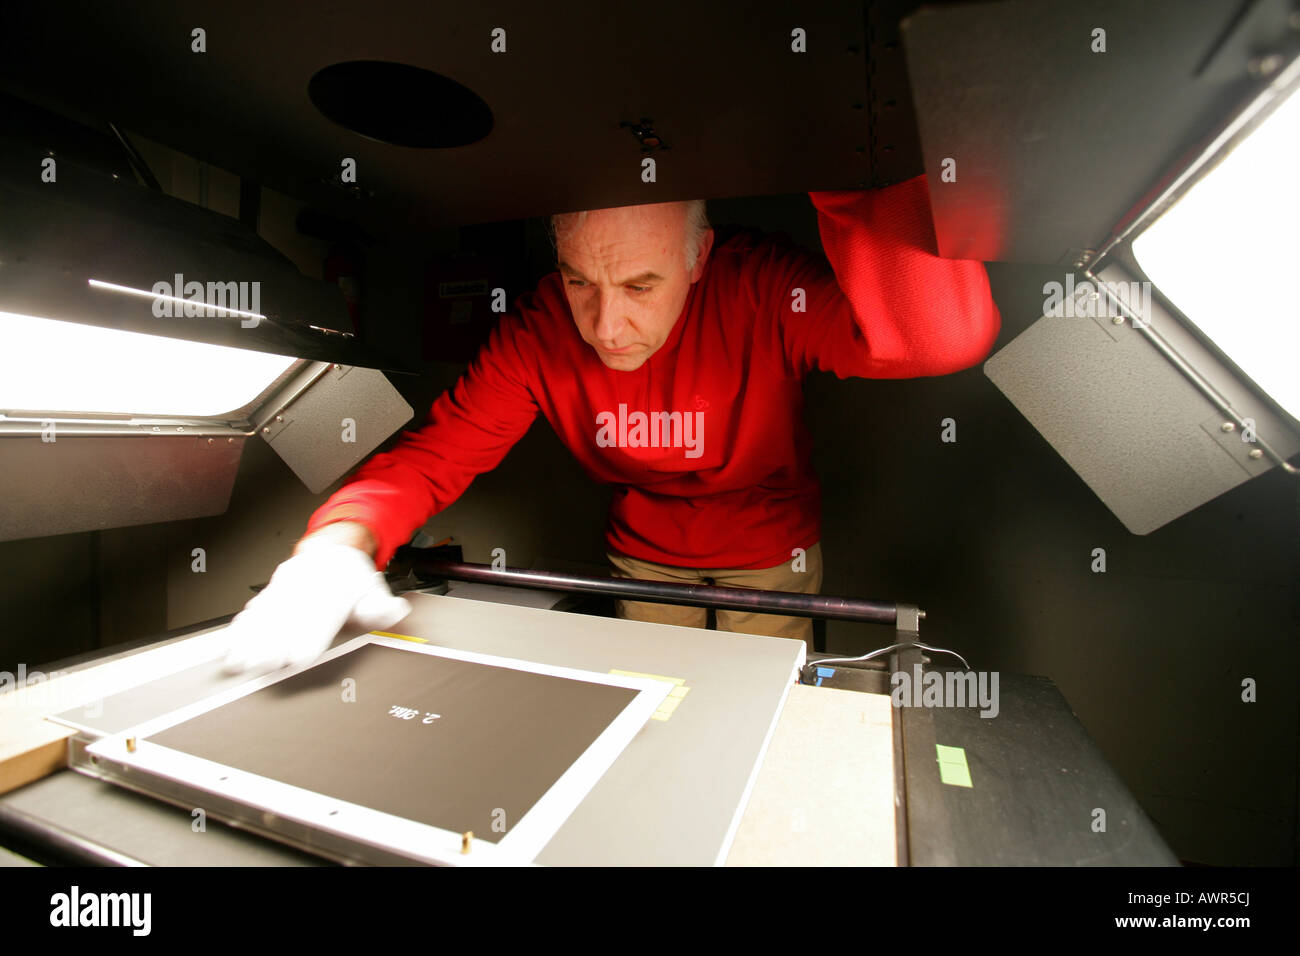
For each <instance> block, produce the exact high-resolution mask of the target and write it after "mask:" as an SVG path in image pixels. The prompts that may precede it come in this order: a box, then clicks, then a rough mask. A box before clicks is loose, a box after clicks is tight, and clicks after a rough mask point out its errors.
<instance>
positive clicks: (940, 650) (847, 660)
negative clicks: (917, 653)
mask: <svg viewBox="0 0 1300 956" xmlns="http://www.w3.org/2000/svg"><path fill="white" fill-rule="evenodd" d="M904 647H919V648H920V649H921V650H923V651H931V652H933V653H935V654H951V655H952V656H953V657H955V658H957V660H959V661H961V663H962V666H963V667H965V668H966V669H967V670H970V669H971V666H970V665H969V664H967V663H966V658H964V657H962V656H961V655H960V654H958V653H957V652H956V651H950V650H948V649H947V648H944V647H931V646H930V645H929V644H922V643H921V642H920V641H904V642H903V643H901V644H890V645H889V646H888V647H881V648H878V649H877V650H874V651H871V652H870V653H867V654H863V655H862V656H861V657H827V658H824V659H822V660H819V661H809V662H808V663H807V664H805V665H804V667H803V670H804V671H807V670H808V668H810V667H823V666H825V665H827V664H853V663H857V662H859V661H869V660H871V659H872V658H873V657H879V656H880V655H882V654H888V653H889V652H890V651H897V650H902V649H903V648H904ZM801 673H802V672H801Z"/></svg>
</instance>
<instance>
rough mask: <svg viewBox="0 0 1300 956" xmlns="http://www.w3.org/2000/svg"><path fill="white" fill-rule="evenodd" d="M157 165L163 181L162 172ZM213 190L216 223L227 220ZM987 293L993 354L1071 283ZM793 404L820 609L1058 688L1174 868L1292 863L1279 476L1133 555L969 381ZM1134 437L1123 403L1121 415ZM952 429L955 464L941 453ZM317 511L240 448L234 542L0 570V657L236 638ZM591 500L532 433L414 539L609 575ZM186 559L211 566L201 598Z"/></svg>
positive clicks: (274, 202) (445, 246) (1286, 592)
mask: <svg viewBox="0 0 1300 956" xmlns="http://www.w3.org/2000/svg"><path fill="white" fill-rule="evenodd" d="M150 160H151V163H155V162H156V163H158V164H162V163H164V159H163V157H162V155H161V154H159V153H155V154H152V155H150ZM170 161H171V162H174V163H175V164H176V166H175V172H174V175H173V176H172V178H171V180H170V183H167V182H165V185H169V189H170V190H171V191H173V192H174V194H177V195H184V194H185V193H186V190H187V189H189V188H191V187H192V188H194V189H195V190H197V189H198V185H197V183H198V182H199V180H198V179H196V178H194V177H191V176H190V174H189V172H187V170H189V167H188V166H187V165H186V161H185V159H184V158H183V157H172V159H171V160H170ZM209 176H210V178H209V179H208V180H207V187H206V189H207V191H208V192H207V195H208V203H209V204H210V205H211V204H213V203H214V202H220V201H223V200H221V199H220V197H221V196H223V195H227V193H225V192H223V189H224V188H225V187H221V186H220V185H214V183H219V182H220V176H219V175H216V174H215V173H212V171H209ZM212 177H215V178H212ZM160 178H162V176H161V175H160ZM200 178H201V177H200ZM187 183H189V185H188V186H187V185H186V184H187ZM227 186H228V183H227ZM197 195H198V194H197V192H195V193H194V196H195V197H196V201H197ZM214 208H215V207H214ZM295 209H296V206H295V204H293V203H292V202H290V201H288V200H285V199H284V198H283V197H276V196H264V205H263V224H262V232H263V234H264V235H266V236H267V238H268V239H270V240H271V241H272V243H273V244H275V245H277V247H279V248H280V249H281V250H282V251H284V252H285V253H286V254H287V255H289V256H290V257H291V258H292V259H294V261H295V262H296V263H297V264H298V266H299V268H300V269H301V270H302V271H303V272H304V273H305V274H309V275H310V274H316V275H319V264H320V262H321V260H322V259H323V255H324V250H323V248H322V247H321V246H320V245H319V244H317V243H315V242H314V241H312V240H307V239H305V238H304V237H301V236H298V235H296V234H295V233H294V231H293V229H292V215H293V212H294V210H295ZM710 214H711V217H712V218H713V220H714V221H715V222H717V223H723V222H736V223H741V224H748V225H756V226H761V227H763V228H766V229H770V230H784V231H786V232H788V233H790V234H791V235H792V236H794V237H795V238H796V239H797V240H799V241H801V242H803V243H804V244H805V245H808V246H810V247H813V248H817V247H818V239H817V233H816V219H815V215H814V213H813V210H812V207H811V204H810V203H809V202H808V200H807V197H806V196H802V195H798V196H785V197H769V198H763V199H753V200H726V201H719V202H714V203H711V204H710ZM501 235H502V236H503V237H507V238H503V240H502V243H503V247H510V248H514V249H515V250H517V253H518V255H519V256H521V257H522V258H523V259H524V260H525V261H526V262H527V270H526V272H527V273H528V274H530V275H532V276H533V277H536V276H537V275H540V274H541V273H542V272H544V271H546V270H547V269H549V267H550V261H549V259H548V257H549V255H550V249H549V246H548V245H547V243H546V239H545V237H544V235H543V233H542V231H541V229H540V227H539V225H538V224H537V223H529V224H528V225H527V226H526V228H524V229H522V230H518V229H515V230H513V231H510V230H508V229H507V230H505V231H503V232H502V233H501ZM456 244H457V237H456V235H455V234H454V233H438V234H430V235H429V236H428V237H426V238H425V239H424V240H423V241H422V242H420V243H409V242H407V243H400V244H393V243H390V244H383V243H379V244H376V245H375V246H374V247H372V248H371V249H370V250H369V251H368V255H367V259H366V280H365V282H366V291H365V302H366V305H365V318H366V328H367V330H368V334H369V335H372V336H376V337H379V338H383V339H387V340H389V341H391V342H392V343H394V344H397V345H400V346H403V347H406V348H410V349H415V348H418V347H419V345H418V343H419V338H420V334H421V324H422V322H423V321H424V319H423V306H424V296H425V292H424V286H423V276H424V273H425V270H426V268H427V264H428V262H429V260H430V259H431V257H434V256H438V255H443V254H445V253H447V252H450V251H452V250H453V249H454V248H455V247H456ZM989 272H990V276H991V279H992V283H993V289H994V295H995V298H996V300H997V302H998V304H999V307H1000V308H1001V311H1002V316H1003V333H1002V336H1001V338H1000V339H999V343H998V347H1001V345H1002V344H1004V343H1005V342H1007V341H1009V340H1010V338H1012V337H1014V335H1015V334H1017V333H1018V332H1019V331H1021V330H1022V329H1023V328H1025V327H1027V326H1028V325H1029V324H1030V323H1032V322H1033V321H1034V320H1035V319H1037V317H1038V316H1039V314H1040V311H1039V310H1040V309H1041V305H1042V298H1043V297H1042V293H1041V291H1040V290H1041V288H1042V285H1043V283H1044V282H1045V281H1047V280H1048V279H1049V278H1060V277H1059V276H1058V275H1054V274H1053V273H1052V271H1051V270H1047V269H1042V268H1037V267H1035V268H1029V267H1016V266H1005V265H994V266H990V267H989ZM462 367H463V366H462V365H461V364H459V363H435V364H433V365H431V367H430V369H429V372H428V374H427V375H426V376H425V377H423V378H421V379H419V380H411V379H404V380H395V381H396V384H398V386H399V388H400V389H401V390H402V391H403V392H404V394H406V396H407V398H408V400H409V401H410V403H411V405H412V407H413V408H414V409H415V411H416V416H417V421H418V420H422V419H423V416H424V414H425V412H426V411H427V408H428V406H429V403H430V402H431V400H432V398H433V397H434V396H435V395H436V394H437V393H438V392H439V391H440V390H441V389H442V388H445V387H446V386H448V385H450V384H451V383H452V382H453V381H454V380H455V377H456V376H457V375H458V374H459V372H460V371H461V369H462ZM805 391H806V395H807V401H808V421H809V425H810V428H811V430H812V433H813V437H814V443H815V450H814V462H815V465H816V467H817V470H818V472H819V474H820V475H821V477H822V480H823V484H824V489H825V505H824V518H825V535H824V538H823V548H824V553H825V560H826V580H825V585H824V591H825V592H826V593H842V594H848V595H854V596H860V597H870V598H880V599H894V600H903V601H909V602H915V603H917V604H919V605H920V606H922V607H923V608H925V609H926V611H927V613H928V616H927V619H926V621H925V622H923V627H922V634H923V637H924V638H926V639H928V640H929V641H931V642H933V643H935V644H937V645H938V646H945V647H953V648H955V649H958V650H960V651H962V652H963V653H964V654H965V655H966V656H967V658H968V659H969V660H970V661H971V664H972V666H974V667H975V668H977V669H983V670H1005V671H1008V672H1021V673H1031V674H1042V675H1046V676H1048V677H1051V678H1052V679H1054V680H1055V681H1056V682H1057V683H1058V685H1059V686H1060V687H1061V689H1062V691H1063V693H1064V694H1065V696H1066V697H1067V699H1068V700H1069V701H1070V703H1071V704H1072V705H1073V707H1074V709H1075V711H1076V712H1077V713H1078V715H1079V717H1080V719H1081V720H1082V721H1083V723H1084V725H1085V726H1086V727H1087V728H1088V729H1089V730H1090V732H1091V733H1092V734H1093V735H1094V736H1095V737H1096V738H1097V740H1098V742H1099V743H1100V745H1101V747H1102V749H1103V751H1104V752H1105V753H1106V754H1107V756H1108V757H1109V759H1110V760H1111V761H1112V763H1113V764H1114V765H1115V766H1116V768H1117V769H1118V771H1119V772H1120V774H1121V776H1122V777H1123V779H1124V780H1125V781H1126V783H1127V784H1128V785H1129V787H1130V788H1131V789H1132V790H1133V791H1134V793H1135V794H1136V795H1137V797H1138V798H1139V800H1140V801H1141V802H1142V804H1143V805H1144V807H1145V808H1146V810H1147V812H1148V813H1149V814H1150V815H1151V816H1152V818H1153V819H1154V820H1155V821H1156V822H1157V824H1158V825H1159V827H1160V829H1161V831H1162V832H1163V833H1164V835H1165V837H1166V838H1167V839H1168V840H1169V842H1170V844H1171V845H1172V847H1173V848H1174V850H1175V852H1176V853H1177V854H1178V855H1179V856H1180V857H1182V858H1184V859H1188V860H1194V861H1198V862H1205V863H1217V864H1228V863H1251V864H1270V863H1272V864H1280V863H1293V862H1294V860H1295V846H1296V839H1295V837H1296V833H1295V809H1296V801H1295V793H1296V752H1297V751H1296V740H1297V688H1296V684H1295V680H1294V677H1293V675H1294V672H1295V666H1296V664H1297V660H1296V658H1297V652H1296V636H1297V631H1300V628H1298V627H1297V614H1296V575H1297V565H1298V563H1300V562H1298V559H1297V554H1298V550H1300V542H1298V541H1297V538H1298V534H1297V498H1296V484H1295V482H1294V481H1292V480H1290V479H1288V478H1287V477H1286V476H1284V475H1282V474H1280V473H1279V472H1277V471H1276V470H1275V471H1273V472H1270V473H1269V474H1267V475H1265V476H1263V477H1261V478H1259V479H1257V480H1254V481H1251V482H1247V483H1246V484H1244V485H1242V486H1240V487H1239V488H1237V489H1235V490H1233V491H1231V492H1229V493H1228V494H1226V495H1224V496H1222V497H1221V498H1219V499H1216V500H1215V501H1213V502H1211V503H1209V504H1207V505H1206V506H1204V507H1202V508H1200V509H1198V510H1197V511H1195V512H1193V513H1192V514H1189V515H1187V516H1185V517H1183V518H1181V519H1179V520H1178V521H1175V522H1174V523H1172V524H1171V525H1169V526H1167V527H1166V528H1163V529H1160V530H1159V531H1157V532H1155V533H1153V534H1151V535H1148V536H1145V537H1136V536H1133V535H1130V534H1129V533H1128V532H1127V531H1126V530H1125V529H1124V528H1123V527H1122V526H1121V525H1120V524H1119V522H1118V521H1117V520H1116V519H1114V518H1113V516H1111V515H1110V513H1109V512H1108V511H1107V510H1106V509H1105V508H1104V506H1102V504H1101V503H1100V502H1099V501H1098V500H1097V499H1096V497H1095V496H1094V495H1093V494H1092V492H1091V491H1089V490H1088V488H1087V487H1086V486H1085V485H1084V484H1083V483H1082V482H1081V481H1080V480H1079V479H1078V477H1077V476H1075V475H1074V473H1073V472H1072V471H1071V470H1070V469H1069V468H1068V467H1067V466H1066V465H1065V463H1064V462H1063V461H1062V460H1061V459H1060V457H1059V456H1058V455H1056V453H1055V452H1054V451H1053V450H1052V449H1051V448H1050V447H1049V446H1048V445H1047V443H1046V442H1045V441H1044V440H1043V439H1042V438H1041V437H1040V436H1038V434H1037V433H1036V432H1035V431H1034V430H1033V429H1032V428H1031V427H1030V426H1029V425H1028V423H1027V422H1026V421H1025V420H1024V419H1023V418H1022V417H1021V416H1020V414H1019V413H1018V412H1017V411H1015V409H1014V408H1012V406H1011V405H1010V403H1009V402H1007V401H1006V400H1005V399H1004V398H1003V397H1002V395H1001V394H1000V393H999V392H998V391H997V390H996V389H995V388H994V387H993V386H992V384H991V383H990V382H989V381H988V380H987V379H986V378H985V377H984V376H983V374H982V371H981V370H980V369H979V368H978V367H977V368H974V369H970V370H967V371H965V372H961V373H959V374H956V375H952V376H947V377H944V378H937V379H922V380H911V381H903V382H893V381H861V380H849V381H839V380H836V379H834V378H833V377H831V376H826V375H814V376H812V377H811V378H810V379H809V381H808V384H807V387H806V389H805ZM1138 413H1140V411H1138V410H1133V409H1126V408H1124V407H1123V406H1122V404H1121V403H1119V402H1118V401H1117V406H1116V415H1125V414H1138ZM948 417H951V418H953V419H955V421H956V424H957V441H956V442H955V443H944V442H942V441H941V440H940V421H941V419H944V418H948ZM324 497H325V495H312V494H310V493H308V492H307V491H306V489H305V488H303V487H302V485H301V484H300V483H299V482H298V480H297V479H296V478H295V477H294V476H293V475H292V473H291V472H290V471H289V470H288V468H287V467H286V466H285V465H284V464H283V463H282V462H281V461H280V459H279V458H278V457H276V456H275V455H274V453H272V452H271V451H270V450H269V448H268V447H267V446H265V445H264V444H263V443H262V442H260V441H257V440H254V441H251V442H249V443H248V446H247V448H246V451H245V454H244V458H243V461H242V462H241V467H240V472H239V478H238V481H237V483H236V486H235V491H234V495H233V498H232V502H231V507H230V509H229V511H228V512H227V513H226V514H224V515H221V516H217V517H213V518H207V519H201V520H197V521H190V522H174V523H170V524H166V525H148V526H144V527H141V528H133V529H116V530H113V531H104V532H98V533H94V534H83V535H63V536H59V537H56V538H48V539H35V540H30V541H21V542H8V543H3V544H0V575H3V579H4V580H5V581H6V582H7V585H6V587H5V588H4V590H3V592H0V593H2V594H3V607H0V620H3V621H4V622H5V631H4V636H3V640H0V648H2V649H3V655H0V656H3V658H4V659H5V661H14V662H16V661H18V660H22V661H25V662H27V663H28V664H29V666H31V665H34V664H39V663H44V662H48V661H51V660H55V659H57V658H59V657H62V656H66V655H68V654H72V653H77V652H80V651H84V650H89V649H92V648H95V647H99V646H106V645H109V644H112V643H114V642H116V641H122V640H128V639H132V638H139V637H144V636H147V635H149V634H152V633H158V632H161V631H162V630H164V629H166V628H175V627H181V626H184V625H188V624H191V623H194V622H197V621H202V620H206V619H209V618H211V617H214V616H218V615H221V614H226V613H231V612H233V611H235V610H237V609H238V608H239V607H241V606H242V605H243V603H244V602H245V601H246V600H247V599H248V596H249V594H250V592H249V590H248V587H249V585H250V584H253V583H258V582H261V581H265V580H266V579H267V577H269V575H270V574H271V572H272V571H273V570H274V568H275V566H276V564H278V563H279V562H280V561H281V560H283V559H284V558H285V557H286V556H287V555H288V552H289V549H290V548H291V546H292V543H293V541H294V540H295V539H296V537H297V536H298V534H300V533H301V530H302V527H303V525H304V524H305V522H306V519H307V517H308V515H310V513H311V511H312V510H313V509H314V508H315V507H316V506H317V505H319V503H320V502H321V501H323V500H324ZM607 499H608V493H607V491H606V490H605V489H600V488H595V487H593V486H592V485H591V484H590V483H589V481H588V480H587V479H586V477H585V476H584V475H583V474H582V472H581V470H580V469H579V468H578V467H577V465H576V464H575V463H574V461H573V460H572V458H571V457H570V456H569V455H568V453H567V452H566V451H565V450H564V448H563V447H562V446H561V445H560V444H559V442H558V440H557V439H556V438H555V436H554V435H553V434H552V433H551V431H550V428H549V426H547V425H546V423H545V422H544V421H540V420H539V422H538V423H537V424H536V425H535V426H534V428H533V429H532V430H531V431H530V432H529V433H528V435H527V436H526V437H525V438H524V439H523V440H522V441H521V442H520V443H519V444H518V445H517V446H516V447H515V448H514V449H513V450H512V451H511V453H510V454H509V455H508V456H507V457H506V459H505V461H504V462H503V463H502V465H501V466H500V467H499V468H498V469H497V470H496V471H495V472H493V473H491V474H488V475H484V476H481V477H480V478H479V479H477V480H476V482H475V483H474V484H473V485H472V486H471V488H470V489H469V491H468V492H467V493H466V494H465V495H464V496H463V497H462V499H461V500H460V501H458V502H457V503H456V504H454V505H453V506H452V507H450V508H448V509H447V510H446V511H445V512H443V513H442V514H440V515H437V516H435V517H433V518H432V519H431V520H430V521H429V522H428V523H427V525H426V530H427V531H428V532H429V533H430V534H433V535H434V536H435V537H443V536H445V535H448V534H450V535H454V536H455V537H456V538H457V539H458V540H459V541H460V542H461V543H462V544H463V545H464V547H465V554H466V558H467V559H468V560H471V561H484V562H485V561H488V560H490V556H491V552H492V549H494V548H498V547H500V548H504V549H505V550H506V553H507V560H508V562H509V563H510V564H511V565H515V566H521V567H527V566H533V565H537V566H549V565H551V564H553V563H554V564H558V563H560V562H565V563H569V564H572V563H585V564H591V565H600V564H602V563H603V553H604V552H603V542H602V538H601V530H602V528H603V523H604V510H605V506H606V502H607ZM196 547H202V548H203V549H204V551H205V555H206V570H205V571H204V572H202V573H201V574H200V573H197V572H195V571H194V570H193V569H192V561H193V558H192V551H193V549H194V548H196ZM1094 548H1104V549H1105V551H1106V564H1107V570H1106V572H1105V573H1104V574H1099V573H1094V572H1093V571H1092V570H1091V566H1092V563H1093V554H1092V552H1093V549H1094ZM889 637H890V632H889V631H888V630H886V629H883V628H873V627H870V626H864V625H851V624H843V623H838V622H834V623H832V624H831V625H830V626H829V629H828V641H829V645H830V649H831V650H834V651H841V652H862V651H865V650H868V649H870V648H872V647H876V646H880V645H882V644H884V643H888V640H889ZM3 666H8V665H7V664H5V665H0V667H3ZM1245 677H1253V678H1255V679H1256V680H1257V681H1258V682H1259V701H1258V703H1255V704H1245V703H1243V702H1242V701H1241V681H1242V679H1243V678H1245Z"/></svg>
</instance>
